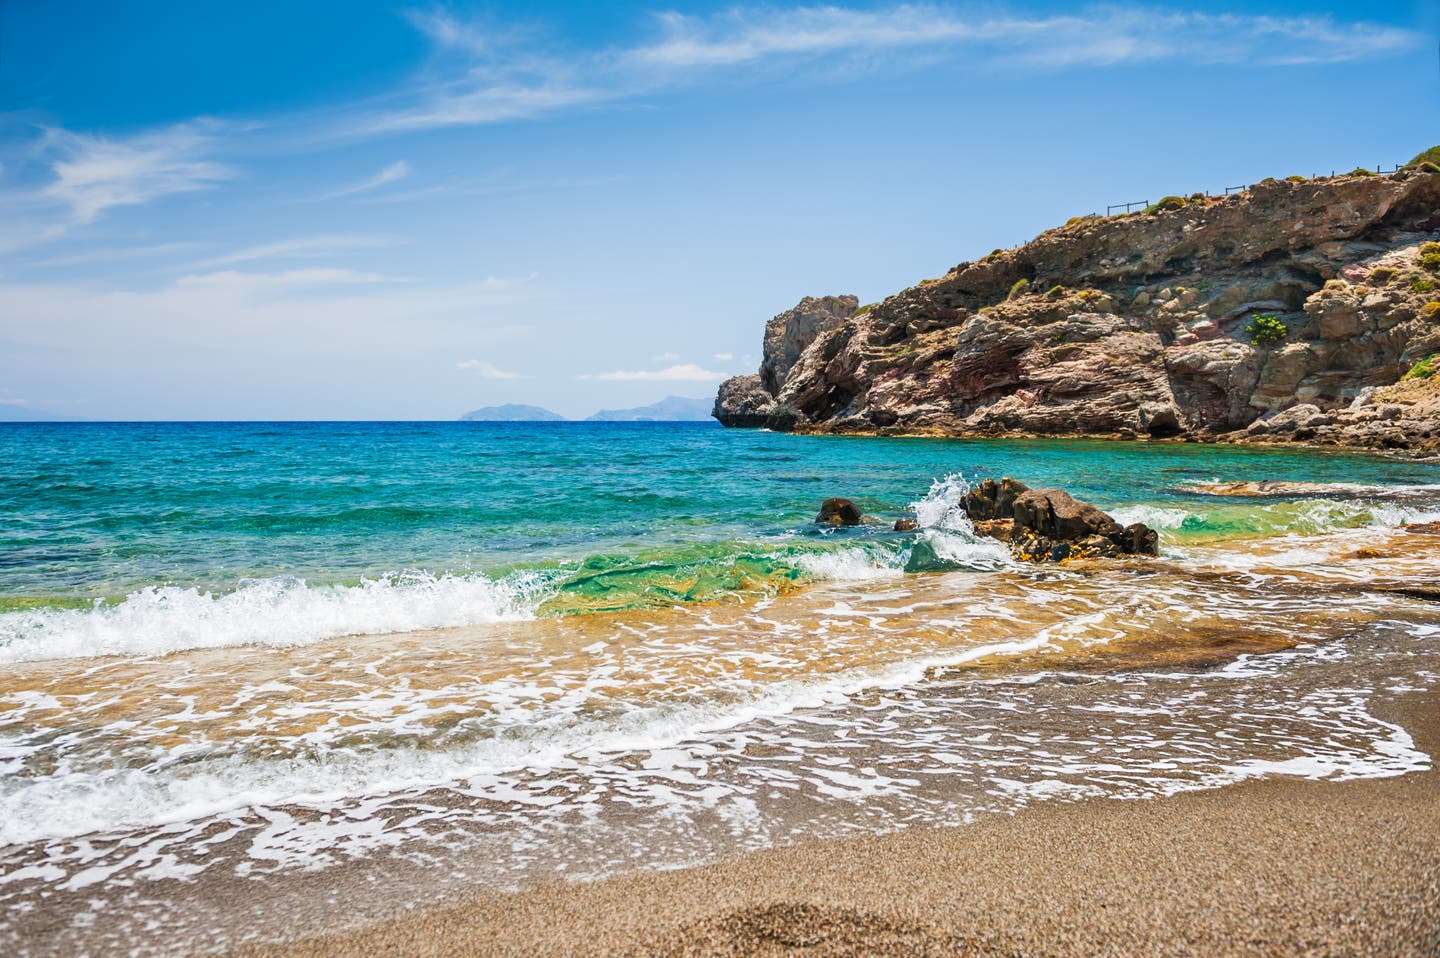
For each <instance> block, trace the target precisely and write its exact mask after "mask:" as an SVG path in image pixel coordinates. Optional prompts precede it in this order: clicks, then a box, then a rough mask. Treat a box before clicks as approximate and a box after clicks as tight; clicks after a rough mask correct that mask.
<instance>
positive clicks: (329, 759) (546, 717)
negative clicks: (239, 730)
mask: <svg viewBox="0 0 1440 958" xmlns="http://www.w3.org/2000/svg"><path fill="white" fill-rule="evenodd" d="M1054 631H1055V630H1053V629H1045V630H1041V631H1040V632H1039V633H1038V634H1036V635H1033V636H1026V637H1023V638H1018V639H1015V640H1012V641H1005V642H996V643H991V644H987V645H977V646H972V647H968V648H964V649H959V650H953V651H948V652H945V653H941V654H936V655H931V656H925V657H921V658H916V659H911V660H907V661H903V662H898V663H895V664H893V665H891V666H888V667H885V668H882V669H878V670H850V671H846V672H842V673H839V674H836V675H834V676H832V677H830V678H828V679H824V680H820V681H806V680H786V681H781V682H777V683H774V684H773V685H770V686H768V687H760V688H756V689H754V690H753V691H752V692H751V694H749V695H747V696H745V697H743V698H741V699H740V700H739V701H735V702H731V703H719V702H716V703H709V704H704V705H690V704H673V703H672V704H664V705H658V706H649V707H636V708H633V709H631V710H629V711H627V712H625V713H623V714H620V715H616V716H611V717H608V718H603V719H587V718H579V717H577V716H574V715H572V716H569V717H568V718H563V719H562V718H560V717H558V716H555V715H553V714H550V713H543V712H534V713H532V712H529V711H528V710H525V709H520V710H518V712H517V714H518V720H517V721H518V724H517V725H516V726H514V727H512V728H510V729H509V732H514V733H515V734H509V733H508V732H507V733H506V734H497V735H495V736H494V737H487V738H484V739H482V740H479V741H476V742H473V743H470V744H468V745H464V746H460V747H456V748H448V749H424V748H420V749H417V748H401V747H387V748H381V749H363V750H362V749H352V748H343V749H340V748H337V749H333V750H328V751H327V754H326V756H325V759H324V761H319V762H312V761H295V760H293V759H281V760H269V759H260V758H255V757H247V758H241V757H238V756H232V757H226V758H217V759H212V760H205V761H202V762H197V763H194V764H193V765H189V766H187V767H185V768H184V769H183V770H175V771H168V770H167V771H165V772H162V773H159V774H157V772H156V770H155V769H153V768H115V767H103V768H94V769H88V770H84V771H78V770H77V771H69V772H60V773H57V774H54V775H51V776H48V777H45V778H41V779H38V780H32V779H18V780H12V781H11V782H9V783H8V784H7V783H5V782H0V845H6V844H24V843H28V842H33V841H38V840H43V839H54V838H69V837H76V836H80V835H85V834H89V833H92V832H109V831H113V830H116V829H131V828H142V827H158V826H165V825H169V824H173V823H179V822H187V821H194V820H197V819H201V818H204V817H206V816H213V815H221V814H225V813H229V812H234V811H237V810H240V809H245V808H262V807H275V806H279V805H289V804H296V805H304V806H309V807H329V806H332V805H334V804H335V803H337V802H340V801H342V800H345V799H352V798H356V797H359V796H364V795H383V794H386V793H390V792H398V791H402V790H407V789H417V788H426V787H435V786H446V785H454V784H457V783H465V782H474V781H477V780H482V781H483V780H485V779H486V778H487V777H488V776H494V775H501V774H505V773H512V772H516V771H517V770H520V769H528V770H530V771H532V772H533V771H536V770H541V769H559V768H568V767H572V766H574V765H575V761H576V759H577V758H582V759H583V758H585V757H587V756H594V755H598V754H602V753H615V752H629V751H651V750H656V749H664V748H667V747H672V746H675V745H676V744H677V743H680V742H684V741H687V740H690V739H694V738H696V737H697V736H703V735H704V734H706V733H713V732H717V731H720V730H725V729H731V728H734V727H736V726H740V725H744V724H745V723H748V722H753V721H755V720H757V719H762V718H769V719H775V718H779V717H781V716H784V715H788V714H790V713H791V712H794V711H795V710H797V709H807V708H808V709H814V708H820V707H824V706H833V705H837V704H842V703H844V702H846V701H847V700H848V699H849V698H850V697H851V696H853V695H856V694H858V693H861V692H864V691H868V690H877V689H900V688H904V687H907V686H913V685H915V684H916V683H918V682H920V681H921V679H922V678H923V677H924V675H925V673H926V672H927V670H929V669H932V668H937V667H953V666H957V665H960V664H962V663H964V662H969V661H973V660H975V659H978V658H983V657H986V656H990V655H1006V654H1016V653H1020V652H1025V651H1029V650H1031V649H1035V648H1039V647H1041V646H1044V645H1046V644H1048V643H1049V642H1051V641H1052V640H1053V639H1054ZM489 691H491V692H496V691H498V689H497V688H496V685H495V683H491V685H490V686H489ZM515 691H516V692H517V693H518V694H517V695H516V696H515V697H516V698H517V700H519V699H523V698H526V697H528V696H529V695H530V694H531V693H533V692H534V691H536V689H535V688H534V687H529V688H518V689H516V690H515ZM419 708H420V706H419V705H418V703H417V706H416V707H415V708H413V709H412V710H411V711H412V715H411V717H412V718H413V717H414V715H413V713H414V712H415V711H418V710H419ZM512 717H515V716H512ZM17 748H19V749H24V748H25V746H17Z"/></svg>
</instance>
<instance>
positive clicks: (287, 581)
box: [0, 572, 554, 662]
mask: <svg viewBox="0 0 1440 958" xmlns="http://www.w3.org/2000/svg"><path fill="white" fill-rule="evenodd" d="M553 581H554V576H553V575H551V574H545V573H539V572H522V573H516V574H514V575H510V576H506V577H505V578H503V579H491V578H487V577H486V576H483V575H442V576H435V575H431V574H428V573H406V574H403V575H397V576H394V577H388V578H380V579H364V580H362V581H361V582H360V583H359V584H358V585H351V586H344V585H326V586H312V585H309V584H307V583H306V581H305V580H304V579H300V578H296V577H293V576H279V577H276V578H272V579H245V580H241V582H240V584H239V586H238V587H237V588H236V589H235V591H234V592H228V593H219V594H217V593H213V592H208V591H201V590H200V589H196V588H182V587H178V586H151V587H147V588H144V589H140V590H139V591H136V592H132V593H131V594H130V595H128V596H126V597H125V598H124V599H123V600H121V601H120V602H117V603H113V604H111V603H107V602H103V601H102V602H97V603H96V604H95V606H94V607H93V608H90V609H55V608H47V609H32V610H25V611H19V612H8V613H4V614H0V662H30V661H37V660H41V659H57V658H78V657H88V656H104V655H165V654H168V653H171V652H178V651H180V650H182V649H201V648H219V647H223V646H231V645H266V646H274V647H284V646H293V645H304V644H307V643H310V642H317V641H320V640H322V639H329V638H336V637H339V636H344V635H376V634H381V633H390V632H413V631H417V630H420V629H438V628H448V627H454V626H464V625H481V624H485V623H488V622H500V621H513V620H517V619H528V618H533V617H534V615H535V609H536V608H537V607H538V606H539V604H540V602H541V601H543V599H544V598H545V597H546V596H547V595H548V594H549V593H550V592H551V591H552V588H553Z"/></svg>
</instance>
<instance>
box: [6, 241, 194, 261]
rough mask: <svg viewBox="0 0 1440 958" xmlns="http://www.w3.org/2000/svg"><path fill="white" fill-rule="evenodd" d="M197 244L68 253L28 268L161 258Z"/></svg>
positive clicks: (102, 249)
mask: <svg viewBox="0 0 1440 958" xmlns="http://www.w3.org/2000/svg"><path fill="white" fill-rule="evenodd" d="M198 245H200V244H198V243H156V244H153V245H150V246H115V247H106V248H100V249H91V250H86V251H85V252H82V253H70V254H67V255H65V256H50V257H47V258H45V259H40V260H35V261H33V262H31V263H29V264H27V265H29V266H79V265H82V264H84V263H112V262H117V261H120V260H128V259H144V258H145V257H147V256H163V255H164V254H166V253H179V252H183V251H185V250H193V249H195V247H196V246H198Z"/></svg>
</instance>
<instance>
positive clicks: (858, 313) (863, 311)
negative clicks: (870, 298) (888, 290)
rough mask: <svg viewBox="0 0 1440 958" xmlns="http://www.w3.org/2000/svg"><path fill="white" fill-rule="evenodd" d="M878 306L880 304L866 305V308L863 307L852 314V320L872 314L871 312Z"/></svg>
mask: <svg viewBox="0 0 1440 958" xmlns="http://www.w3.org/2000/svg"><path fill="white" fill-rule="evenodd" d="M878 305H880V304H879V303H866V304H865V305H864V306H861V307H860V308H859V309H857V310H855V312H854V313H852V314H851V318H852V319H853V318H854V317H856V316H864V315H865V314H866V313H868V312H870V310H872V309H874V308H875V307H876V306H878Z"/></svg>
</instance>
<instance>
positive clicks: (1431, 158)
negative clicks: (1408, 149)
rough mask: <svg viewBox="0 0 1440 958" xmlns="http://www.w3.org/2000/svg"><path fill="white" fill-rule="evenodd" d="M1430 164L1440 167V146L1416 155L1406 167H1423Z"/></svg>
mask: <svg viewBox="0 0 1440 958" xmlns="http://www.w3.org/2000/svg"><path fill="white" fill-rule="evenodd" d="M1426 163H1429V164H1430V165H1432V166H1440V146H1432V147H1430V149H1428V150H1425V151H1423V152H1421V153H1418V154H1416V156H1415V158H1414V159H1412V160H1411V161H1410V162H1409V163H1406V164H1405V165H1406V166H1407V167H1413V166H1423V165H1424V164H1426Z"/></svg>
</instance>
